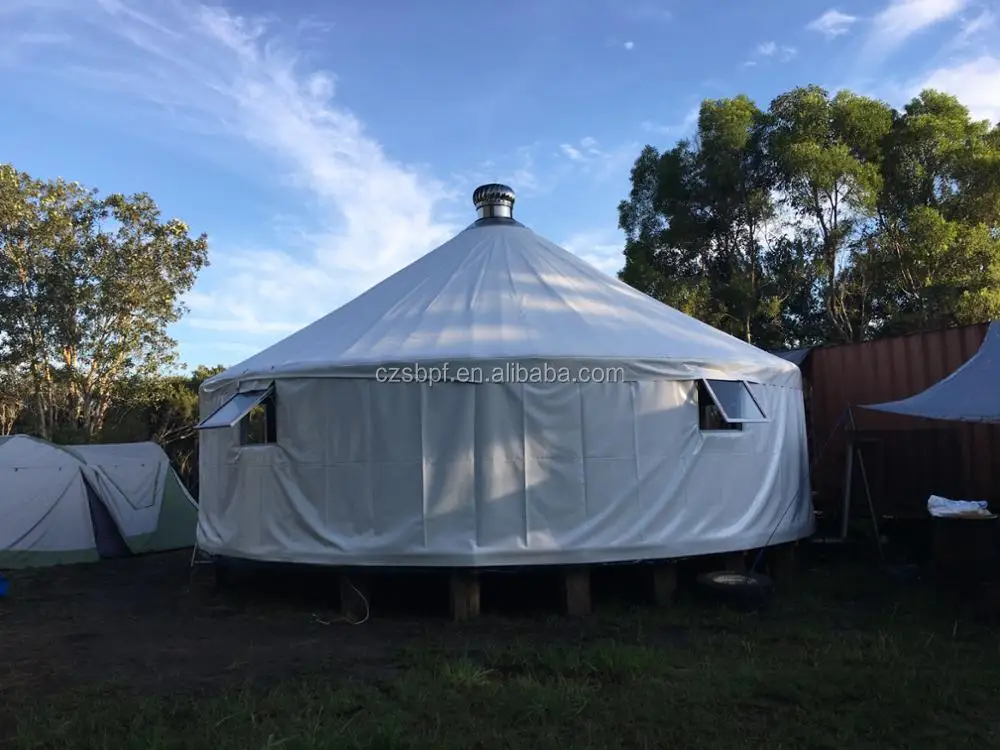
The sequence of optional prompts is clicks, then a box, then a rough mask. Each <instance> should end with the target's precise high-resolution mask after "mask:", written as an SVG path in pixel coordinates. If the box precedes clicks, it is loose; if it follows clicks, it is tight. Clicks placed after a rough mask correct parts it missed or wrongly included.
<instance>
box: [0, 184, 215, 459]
mask: <svg viewBox="0 0 1000 750" xmlns="http://www.w3.org/2000/svg"><path fill="white" fill-rule="evenodd" d="M0 260H2V263H0V319H2V320H4V322H5V331H4V332H5V334H6V335H5V336H4V337H3V340H2V341H0V368H2V371H3V373H4V374H5V377H7V378H8V379H10V378H17V379H20V380H21V381H22V382H23V383H24V388H25V390H26V392H27V394H28V399H29V401H30V403H31V404H32V411H33V417H34V420H35V425H34V427H35V428H36V430H37V432H38V433H39V434H40V435H41V436H42V437H45V438H49V439H52V438H57V439H59V438H62V439H74V438H82V439H93V438H95V437H97V436H98V435H99V433H100V432H101V429H102V428H103V425H104V421H105V418H106V416H107V414H108V410H109V408H110V407H111V405H112V403H113V402H114V401H115V399H116V398H119V397H121V396H122V395H123V394H121V393H120V392H119V391H120V389H121V388H123V387H126V386H127V384H129V383H130V382H133V381H135V380H137V379H143V378H149V377H151V376H154V375H158V374H160V373H162V372H163V370H164V369H165V368H166V367H168V366H169V365H171V364H174V362H175V359H176V353H175V342H174V341H173V340H172V339H171V338H170V337H169V336H168V334H167V328H168V326H169V325H170V324H172V323H174V322H176V321H177V320H179V319H180V317H181V316H182V315H183V313H184V312H185V308H184V306H183V304H182V302H181V299H182V296H183V294H184V293H185V292H187V291H188V290H189V289H190V288H191V287H192V285H193V284H194V281H195V278H196V276H197V273H198V271H199V270H201V268H203V267H204V266H205V265H206V264H207V263H208V241H207V238H206V237H205V235H202V236H200V237H197V238H192V237H190V236H189V234H188V227H187V225H185V224H184V223H183V222H182V221H180V220H177V219H171V220H168V221H161V217H160V212H159V209H158V208H157V206H156V204H155V203H154V202H153V200H152V198H150V197H149V196H148V195H145V194H137V195H133V196H124V195H121V194H112V195H109V196H107V197H105V198H100V197H99V196H98V194H97V192H96V191H92V190H87V189H85V188H83V187H81V186H80V185H78V184H76V183H67V182H65V181H63V180H52V181H42V180H36V179H34V178H32V177H30V176H29V175H27V174H25V173H23V172H18V171H17V170H15V169H14V168H13V167H12V166H10V165H0Z"/></svg>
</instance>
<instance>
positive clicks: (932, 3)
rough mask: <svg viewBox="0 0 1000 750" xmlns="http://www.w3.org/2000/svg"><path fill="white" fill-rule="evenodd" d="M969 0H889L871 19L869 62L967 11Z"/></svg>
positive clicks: (867, 46)
mask: <svg viewBox="0 0 1000 750" xmlns="http://www.w3.org/2000/svg"><path fill="white" fill-rule="evenodd" d="M967 5H968V0H890V2H889V4H888V5H887V6H886V7H885V8H883V9H882V10H881V11H879V12H878V13H877V14H876V15H875V17H874V18H873V19H872V29H871V33H870V35H869V38H868V41H867V43H866V47H865V50H864V53H863V56H864V57H865V58H866V59H867V60H868V62H869V63H871V62H876V61H878V60H882V59H885V58H886V57H888V56H889V55H891V54H892V53H893V52H894V51H895V50H897V49H898V48H899V47H901V46H902V45H903V44H904V43H906V42H907V41H908V40H909V39H910V38H911V37H913V36H914V35H916V34H919V33H920V32H921V31H924V30H926V29H929V28H930V27H932V26H936V25H938V24H940V23H943V22H945V21H949V20H951V19H953V18H955V17H956V16H957V15H958V14H959V13H961V12H962V11H963V10H965V8H966V6H967Z"/></svg>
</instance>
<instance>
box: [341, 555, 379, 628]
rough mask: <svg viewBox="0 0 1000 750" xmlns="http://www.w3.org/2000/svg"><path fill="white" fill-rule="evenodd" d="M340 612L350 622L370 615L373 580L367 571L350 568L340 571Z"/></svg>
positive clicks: (358, 620)
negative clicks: (371, 580)
mask: <svg viewBox="0 0 1000 750" xmlns="http://www.w3.org/2000/svg"><path fill="white" fill-rule="evenodd" d="M339 582H340V614H341V615H342V616H343V617H344V618H345V619H346V620H348V621H349V622H360V621H361V620H364V619H366V618H367V617H368V615H369V609H370V606H371V582H370V581H369V579H368V575H367V574H366V573H365V571H363V570H360V569H358V568H348V569H346V570H342V571H340V576H339Z"/></svg>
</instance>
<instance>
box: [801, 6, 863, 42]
mask: <svg viewBox="0 0 1000 750" xmlns="http://www.w3.org/2000/svg"><path fill="white" fill-rule="evenodd" d="M857 20H858V18H857V16H849V15H847V14H846V13H841V12H840V11H839V10H837V9H836V8H831V9H830V10H828V11H827V12H826V13H824V14H823V15H821V16H820V17H819V18H816V19H814V20H813V21H810V22H809V23H808V24H806V28H807V29H808V30H809V31H816V32H818V33H820V34H822V35H823V36H825V37H826V38H827V39H833V38H834V37H836V36H840V35H841V34H846V33H847V32H848V31H850V30H851V27H852V26H853V25H854V24H855V23H857Z"/></svg>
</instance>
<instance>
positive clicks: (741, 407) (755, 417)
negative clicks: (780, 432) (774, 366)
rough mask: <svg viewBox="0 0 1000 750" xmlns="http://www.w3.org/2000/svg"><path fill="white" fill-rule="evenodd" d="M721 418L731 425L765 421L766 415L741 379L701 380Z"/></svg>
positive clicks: (766, 419)
mask: <svg viewBox="0 0 1000 750" xmlns="http://www.w3.org/2000/svg"><path fill="white" fill-rule="evenodd" d="M701 383H702V385H703V386H704V390H705V392H706V393H707V394H708V395H709V396H710V397H711V399H712V401H713V403H714V404H715V407H716V408H717V409H718V410H719V415H720V416H721V417H722V419H723V420H724V421H725V422H726V423H728V424H732V425H737V424H752V423H755V422H767V421H768V418H767V415H766V414H764V410H763V408H761V405H760V403H759V402H758V401H757V399H756V397H755V396H754V395H753V392H752V391H751V390H750V386H748V385H747V384H746V383H745V382H744V381H742V380H707V379H706V380H702V381H701Z"/></svg>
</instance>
